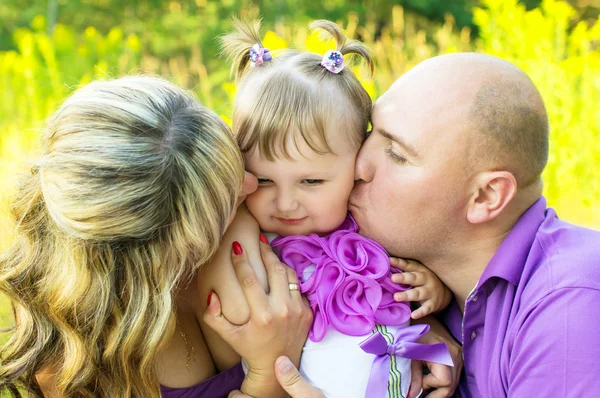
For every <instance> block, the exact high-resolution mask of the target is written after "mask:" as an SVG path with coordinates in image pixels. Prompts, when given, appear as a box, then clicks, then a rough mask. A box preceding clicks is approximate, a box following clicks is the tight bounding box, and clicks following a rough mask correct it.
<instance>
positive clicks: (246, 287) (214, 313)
mask: <svg viewBox="0 0 600 398" xmlns="http://www.w3.org/2000/svg"><path fill="white" fill-rule="evenodd" d="M259 246H260V253H261V258H262V261H263V262H264V264H265V268H266V270H267V277H268V281H269V287H270V292H269V293H268V294H267V293H265V291H264V289H263V287H262V286H261V284H260V282H259V280H258V277H257V275H256V273H255V272H254V270H253V269H252V266H250V263H249V259H248V255H247V254H246V252H245V248H244V247H243V246H240V245H239V244H234V245H233V249H234V250H233V251H232V261H233V268H234V271H235V274H236V277H237V280H238V281H239V284H240V286H241V288H242V290H243V294H244V297H245V298H246V300H247V302H248V306H249V309H250V319H249V320H248V322H247V323H245V324H243V325H234V324H232V323H231V322H230V321H229V320H227V319H226V318H225V316H224V315H223V313H222V311H221V301H220V298H219V297H218V295H217V294H216V293H215V294H213V295H212V296H211V299H210V302H209V305H208V307H207V309H206V313H205V314H204V322H205V323H206V324H207V325H208V326H210V327H211V328H213V329H214V330H215V331H217V333H219V335H220V336H221V337H223V339H224V340H225V341H226V342H227V343H229V344H230V345H231V346H232V347H233V348H234V349H235V350H236V352H238V353H239V354H240V355H241V356H242V357H243V358H244V359H245V360H246V362H247V363H248V367H249V370H248V374H247V375H246V378H245V380H244V383H243V384H242V391H243V392H244V393H246V394H249V395H251V396H256V397H277V396H280V395H281V396H283V395H285V392H284V391H283V389H282V388H281V386H280V385H279V383H278V382H277V380H276V377H275V372H274V366H275V361H276V359H277V358H278V357H279V356H281V355H285V356H287V357H289V358H290V360H291V361H292V362H293V363H294V364H296V365H298V363H299V362H300V354H301V353H302V347H303V345H304V342H305V340H306V337H307V335H308V330H309V328H310V325H311V323H312V311H311V309H310V306H309V305H308V302H307V300H306V299H305V298H303V297H302V295H301V294H300V292H299V291H298V290H290V289H289V284H290V283H295V284H298V277H297V275H296V273H295V272H294V271H293V270H292V269H291V268H289V267H287V266H286V265H285V264H283V263H282V262H280V261H279V259H278V258H277V256H276V255H275V253H273V251H272V250H271V247H270V246H269V245H268V244H267V243H260V244H259Z"/></svg>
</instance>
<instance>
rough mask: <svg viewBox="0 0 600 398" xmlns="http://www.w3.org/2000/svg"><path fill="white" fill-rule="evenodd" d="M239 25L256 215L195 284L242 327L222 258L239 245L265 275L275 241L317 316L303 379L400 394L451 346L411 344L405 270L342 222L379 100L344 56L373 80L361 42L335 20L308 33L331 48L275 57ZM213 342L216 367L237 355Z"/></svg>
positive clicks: (244, 132) (243, 141)
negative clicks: (417, 363)
mask: <svg viewBox="0 0 600 398" xmlns="http://www.w3.org/2000/svg"><path fill="white" fill-rule="evenodd" d="M235 25H236V31H235V32H234V33H231V34H229V35H227V36H225V37H224V38H223V43H224V50H225V52H226V53H227V54H228V55H229V56H231V57H232V58H233V59H234V60H235V62H234V69H235V70H236V72H237V80H238V92H237V95H236V100H235V105H234V113H233V130H234V134H235V136H236V139H237V141H238V144H239V145H240V148H241V149H242V152H243V153H244V156H245V162H246V169H247V170H248V171H249V172H251V173H253V174H254V175H256V177H257V178H258V183H259V186H258V189H257V190H256V192H255V193H254V194H252V195H250V196H248V198H247V199H246V206H247V210H248V212H249V214H248V213H244V212H243V211H240V212H238V216H237V218H236V220H234V222H233V224H232V226H231V227H230V229H229V230H228V233H227V235H226V237H225V239H224V241H223V244H222V248H223V247H224V248H227V249H226V250H221V253H220V254H218V255H217V257H216V258H215V259H214V260H213V262H212V264H210V265H209V266H207V267H205V269H204V271H203V272H206V274H205V275H204V276H203V277H202V278H198V279H199V280H200V281H203V286H201V291H203V292H208V290H210V289H214V290H215V291H217V293H218V295H219V297H220V298H221V302H222V305H223V313H224V315H225V317H227V318H228V319H230V321H232V322H234V323H243V322H244V320H245V318H247V306H245V304H244V302H243V296H242V293H241V292H240V291H237V290H232V289H230V288H229V285H228V284H227V282H226V281H227V280H231V279H233V278H234V276H233V272H232V271H231V266H223V262H228V261H229V257H227V256H228V255H229V251H228V250H229V247H230V246H228V243H229V242H232V241H238V242H242V244H243V250H244V251H245V252H246V253H247V255H248V256H249V259H250V261H251V262H252V263H253V265H255V264H256V265H255V266H254V267H255V269H256V272H257V275H258V276H259V278H263V279H264V269H262V265H260V264H261V263H260V261H256V260H257V259H258V243H257V241H256V239H255V237H256V235H257V234H258V228H259V227H260V230H262V231H265V232H266V233H270V234H273V236H272V237H275V238H274V240H272V246H273V248H274V249H276V251H277V252H278V254H279V256H280V258H281V260H282V261H283V262H285V263H286V264H287V265H289V266H290V267H292V268H293V269H294V270H295V271H296V273H297V274H298V279H299V281H300V284H299V285H300V286H297V285H295V284H290V290H291V292H290V294H299V292H296V290H299V291H300V292H302V293H304V294H305V295H306V297H307V298H308V300H309V302H310V305H311V307H312V309H313V312H314V323H313V326H312V329H311V332H310V334H309V338H308V340H307V342H306V344H305V346H304V350H303V354H302V361H301V364H300V371H301V373H302V374H303V375H304V377H306V379H307V380H308V381H309V382H310V383H312V384H313V385H315V386H316V387H317V388H319V389H320V390H321V391H323V393H324V394H325V395H326V396H328V397H335V396H337V397H365V396H368V397H385V396H388V397H405V396H407V393H408V390H409V385H410V380H411V377H410V359H422V360H433V361H437V362H441V363H446V364H449V365H451V364H452V361H451V360H450V358H449V354H448V353H447V349H446V347H445V345H444V344H439V345H434V346H423V345H420V344H417V343H416V341H417V339H418V338H419V337H420V336H421V335H422V334H424V333H425V332H426V331H427V328H428V327H427V325H415V326H409V320H410V315H411V313H410V307H409V304H408V303H406V302H397V301H395V300H394V294H395V293H396V292H400V291H403V290H407V288H408V287H407V286H403V285H398V284H395V283H393V282H392V274H393V273H394V272H399V271H398V270H396V269H392V268H390V260H389V257H388V255H387V253H386V252H385V250H384V249H383V247H381V246H380V245H379V244H378V243H377V242H374V241H372V240H370V239H367V238H365V237H362V236H361V235H359V234H358V233H357V232H358V227H357V225H356V223H355V222H354V220H353V219H352V217H351V216H349V215H348V214H347V202H348V197H349V195H350V191H351V190H352V187H353V185H354V163H355V159H356V155H357V153H358V150H359V148H360V146H361V144H362V142H363V141H364V139H365V134H366V131H367V127H368V123H369V119H370V114H371V106H372V103H371V99H370V97H369V95H368V94H367V92H366V91H365V90H364V88H363V87H362V86H361V84H360V82H359V81H358V79H357V78H356V76H355V75H354V73H353V72H352V71H351V70H350V68H348V67H346V65H345V64H344V55H349V54H353V55H356V56H360V57H362V58H363V59H364V60H365V62H366V63H367V64H368V66H369V68H370V70H371V72H372V69H373V62H372V59H371V57H370V55H369V53H368V51H367V49H366V47H365V46H364V45H363V44H362V43H360V42H357V41H353V40H347V39H346V37H345V36H344V34H343V32H342V30H341V29H340V28H339V27H338V26H337V25H336V24H334V23H332V22H329V21H316V22H314V23H313V24H312V28H316V29H321V30H323V31H324V32H326V33H328V34H329V35H331V37H333V38H334V40H335V42H336V44H337V49H336V50H335V51H333V50H331V51H328V52H327V53H326V54H324V55H317V54H313V53H310V52H299V51H292V50H287V51H285V52H283V53H282V54H281V55H279V56H277V57H275V58H273V56H272V54H271V53H270V51H269V50H268V49H266V48H264V47H263V46H262V44H261V41H260V38H259V34H258V24H257V23H255V24H245V23H243V22H240V21H236V22H235ZM256 223H258V226H257V225H256ZM261 240H263V242H265V238H264V236H261ZM424 275H427V276H428V277H429V278H435V276H433V274H432V273H426V274H424ZM435 282H437V283H439V287H440V291H439V292H433V293H434V295H435V294H439V295H446V296H447V294H446V293H445V292H444V291H443V289H444V287H443V285H442V284H441V282H439V280H437V278H436V280H435ZM426 298H427V297H426ZM426 298H424V299H426ZM438 301H444V300H438ZM446 304H447V302H446V303H444V304H443V306H445V305H446ZM438 309H440V308H432V310H438ZM205 329H206V328H205ZM206 334H207V335H209V336H207V341H208V342H209V348H210V350H211V353H213V358H215V362H216V363H217V365H218V366H222V367H224V368H225V367H228V366H231V365H233V362H234V361H237V360H238V359H239V357H237V356H235V354H234V353H232V352H231V351H230V350H229V349H228V348H227V347H225V345H224V343H223V342H220V341H218V339H217V338H216V337H215V336H214V335H213V334H212V332H211V331H210V330H207V331H206Z"/></svg>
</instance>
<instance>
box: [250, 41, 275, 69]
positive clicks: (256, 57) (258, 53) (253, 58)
mask: <svg viewBox="0 0 600 398" xmlns="http://www.w3.org/2000/svg"><path fill="white" fill-rule="evenodd" d="M272 58H273V57H272V56H271V52H270V51H269V49H268V48H264V47H261V46H259V45H258V44H255V45H253V46H252V48H251V49H250V65H251V66H260V65H262V64H264V63H265V61H270V60H271V59H272Z"/></svg>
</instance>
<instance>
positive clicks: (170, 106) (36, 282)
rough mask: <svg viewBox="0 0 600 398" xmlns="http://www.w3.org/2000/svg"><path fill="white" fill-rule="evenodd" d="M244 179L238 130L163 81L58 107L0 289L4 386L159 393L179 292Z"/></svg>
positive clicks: (21, 198)
mask: <svg viewBox="0 0 600 398" xmlns="http://www.w3.org/2000/svg"><path fill="white" fill-rule="evenodd" d="M242 179H243V163H242V159H241V155H240V153H239V150H238V148H237V145H236V143H235V141H234V138H233V136H232V135H231V132H230V131H229V129H228V128H227V126H226V125H225V124H224V123H223V122H222V121H221V120H220V119H219V118H218V117H217V116H216V115H215V114H214V113H213V112H211V111H209V110H207V109H205V108H204V107H202V106H201V105H200V104H199V103H198V102H197V101H196V100H195V99H194V98H193V97H191V96H190V95H189V94H188V93H187V92H186V91H184V90H182V89H180V88H178V87H177V86H175V85H173V84H171V83H168V82H166V81H164V80H162V79H159V78H153V77H145V76H138V77H125V78H121V79H116V80H111V81H104V82H94V83H91V84H89V85H87V86H85V87H83V88H81V89H80V90H78V91H77V92H75V93H74V94H73V95H72V96H71V97H70V98H68V99H67V100H66V101H65V102H64V104H63V105H62V106H61V107H60V109H59V110H58V111H57V112H56V113H55V114H54V115H53V116H52V117H51V118H50V120H49V122H48V127H47V131H46V135H45V137H44V149H43V154H42V156H41V158H40V159H39V161H38V162H36V164H35V166H34V167H33V168H32V170H31V173H30V174H29V175H28V176H26V178H25V179H24V181H23V184H22V186H21V188H20V190H19V192H18V194H17V196H16V198H15V201H14V203H13V207H12V211H13V218H14V219H15V221H16V222H17V239H16V243H15V244H14V245H13V246H12V247H11V248H10V249H9V250H8V251H7V252H6V253H5V254H3V256H2V257H1V259H0V289H1V290H2V291H3V292H5V293H7V294H8V296H9V297H10V298H11V299H12V301H13V304H14V308H15V316H16V321H17V326H16V329H15V333H14V334H13V336H12V339H11V341H10V342H9V343H8V344H7V345H6V346H5V348H4V350H3V352H2V359H3V364H2V369H1V370H0V386H1V385H5V386H10V385H13V384H15V383H21V384H24V385H25V386H26V388H32V389H34V390H35V388H36V387H35V386H32V385H31V383H32V380H33V377H32V376H33V375H35V374H36V373H38V372H39V371H40V369H42V368H43V367H47V366H53V367H55V368H57V369H53V370H55V371H56V372H57V380H58V381H57V382H58V383H59V385H58V388H59V391H61V392H62V393H64V394H65V395H79V394H80V395H84V396H126V395H127V396H129V395H135V396H158V395H159V391H158V383H157V381H156V376H155V374H154V356H155V355H156V353H157V352H158V351H159V350H160V349H161V348H162V347H163V346H164V344H165V342H166V337H168V335H169V334H170V332H172V330H173V327H174V326H173V325H174V321H173V318H172V310H173V305H174V303H173V295H174V290H175V289H176V288H177V287H178V286H180V285H181V284H183V283H185V282H186V281H188V280H189V278H190V277H191V276H192V274H193V272H194V271H195V270H196V269H197V268H198V266H199V265H201V264H202V263H203V262H205V261H206V260H207V259H208V258H209V257H210V256H211V255H212V254H213V253H214V252H215V250H216V248H217V247H218V243H219V241H220V238H221V237H222V234H223V232H224V230H225V228H226V225H227V221H228V219H229V216H230V214H231V213H232V211H233V207H234V205H235V201H236V198H237V194H238V192H239V189H240V187H241V182H242Z"/></svg>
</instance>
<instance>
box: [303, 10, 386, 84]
mask: <svg viewBox="0 0 600 398" xmlns="http://www.w3.org/2000/svg"><path fill="white" fill-rule="evenodd" d="M309 28H310V29H311V30H321V31H323V32H325V33H326V34H327V36H331V37H332V38H333V39H334V40H335V42H336V50H337V51H339V52H340V53H341V54H342V55H347V54H352V55H358V56H359V57H362V59H363V60H364V61H365V62H366V63H367V67H368V69H369V75H370V76H373V71H374V68H375V67H374V63H373V57H372V56H371V53H370V52H369V49H368V47H367V46H366V45H365V44H363V43H361V42H360V41H357V40H348V38H347V37H346V35H345V34H344V31H343V30H342V28H340V27H339V26H338V25H337V24H336V23H334V22H331V21H328V20H325V19H319V20H316V21H314V22H313V23H311V24H310V26H309Z"/></svg>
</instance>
